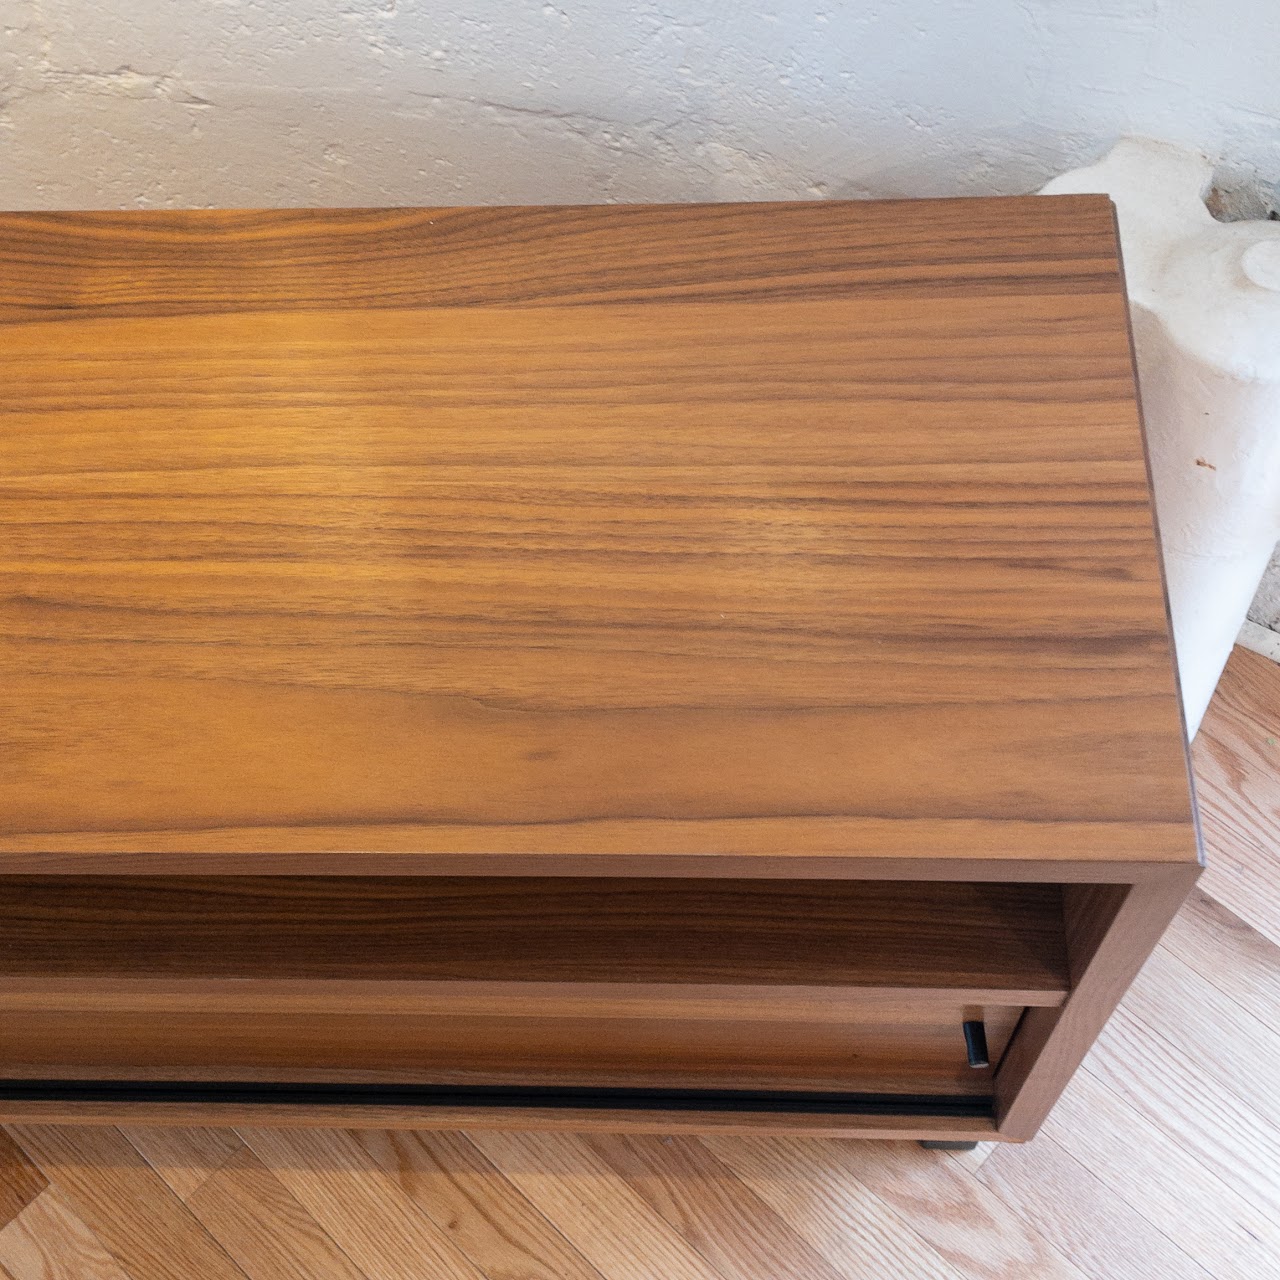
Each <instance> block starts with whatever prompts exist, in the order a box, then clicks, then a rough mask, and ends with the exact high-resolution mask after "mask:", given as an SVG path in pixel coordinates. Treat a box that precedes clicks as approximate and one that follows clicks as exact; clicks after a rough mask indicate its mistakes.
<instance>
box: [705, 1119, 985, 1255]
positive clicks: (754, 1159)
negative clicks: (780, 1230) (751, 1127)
mask: <svg viewBox="0 0 1280 1280" xmlns="http://www.w3.org/2000/svg"><path fill="white" fill-rule="evenodd" d="M700 1141H702V1142H703V1143H705V1145H706V1146H707V1147H708V1149H709V1150H710V1151H711V1152H712V1153H713V1154H714V1155H715V1156H716V1158H717V1159H719V1160H720V1161H721V1163H722V1164H724V1165H725V1166H726V1167H728V1168H730V1169H732V1170H733V1172H734V1173H735V1174H736V1175H737V1176H738V1177H739V1178H741V1179H742V1180H743V1182H745V1183H746V1184H747V1185H748V1186H749V1187H750V1188H751V1189H752V1190H753V1191H755V1192H756V1194H757V1195H759V1196H760V1198H761V1199H762V1200H764V1201H765V1202H766V1203H768V1204H769V1205H771V1206H772V1208H773V1209H774V1211H775V1212H776V1213H778V1214H779V1215H780V1216H781V1217H783V1218H785V1219H786V1221H787V1222H789V1223H790V1224H791V1226H792V1228H793V1229H794V1230H795V1231H796V1232H798V1233H799V1234H800V1235H802V1236H803V1237H804V1238H805V1239H806V1240H808V1241H809V1243H810V1244H812V1245H813V1246H814V1248H816V1249H817V1250H818V1251H819V1253H821V1254H822V1256H823V1257H825V1258H826V1259H827V1261H828V1262H830V1263H831V1264H832V1265H833V1266H835V1267H837V1268H839V1269H840V1270H842V1271H845V1272H847V1273H848V1274H849V1275H852V1276H857V1277H859V1280H864V1278H865V1280H899V1277H902V1276H911V1277H912V1280H917V1278H919V1280H966V1277H965V1274H964V1272H963V1271H961V1270H959V1269H958V1268H956V1267H954V1266H953V1265H952V1264H951V1263H950V1262H948V1261H947V1260H946V1259H945V1258H943V1257H942V1255H941V1254H939V1253H938V1252H937V1251H936V1250H935V1249H934V1248H933V1247H932V1246H931V1245H929V1244H928V1243H927V1242H926V1241H925V1240H924V1239H923V1238H922V1237H921V1236H920V1235H919V1234H918V1233H917V1232H916V1231H915V1230H914V1228H913V1224H912V1223H911V1222H910V1221H909V1220H908V1219H906V1218H903V1217H902V1216H901V1215H900V1214H899V1213H897V1212H896V1211H895V1210H894V1209H893V1208H891V1207H890V1206H889V1205H887V1204H885V1203H884V1202H883V1201H881V1200H880V1199H879V1198H878V1197H877V1196H875V1195H873V1194H872V1193H871V1192H870V1191H869V1190H867V1188H866V1187H865V1186H863V1184H862V1183H861V1182H859V1181H857V1180H856V1179H852V1178H849V1177H848V1176H846V1175H845V1174H844V1173H843V1172H842V1171H841V1170H839V1169H836V1168H832V1167H831V1166H830V1165H829V1164H828V1163H827V1161H826V1160H825V1159H823V1157H822V1154H821V1152H820V1151H818V1150H815V1149H814V1148H813V1147H812V1146H810V1145H808V1144H805V1143H801V1142H799V1141H796V1140H792V1139H787V1138H745V1137H744V1138H736V1137H719V1136H708V1137H705V1138H702V1139H700Z"/></svg>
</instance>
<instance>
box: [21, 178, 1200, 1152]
mask: <svg viewBox="0 0 1280 1280" xmlns="http://www.w3.org/2000/svg"><path fill="white" fill-rule="evenodd" d="M0 428H2V430H0V518H2V520H3V532H2V534H0V1119H7V1120H13V1119H33V1118H41V1119H55V1120H77V1121H95V1120H108V1121H116V1120H123V1119H129V1120H134V1121H148V1122H154V1121H163V1120H170V1119H171V1120H177V1121H183V1122H189V1121H192V1120H196V1119H198V1120H199V1121H201V1122H203V1123H219V1122H220V1121H226V1122H228V1123H231V1122H237V1123H238V1122H241V1121H244V1120H246V1119H249V1120H251V1121H253V1122H257V1123H273V1122H274V1123H282V1124H289V1123H302V1124H327V1123H340V1124H376V1125H406V1126H409V1125H413V1126H428V1125H430V1126H450V1127H464V1126H474V1125H493V1124H511V1125H516V1126H520V1127H531V1126H537V1125H560V1126H564V1127H569V1128H584V1127H608V1128H632V1129H653V1130H661V1131H668V1132H669V1131H676V1130H683V1129H693V1130H698V1129H710V1128H720V1129H731V1130H732V1129H774V1130H778V1131H783V1130H787V1131H807V1132H821V1133H838V1134H861V1135H867V1136H873V1137H885V1136H896V1137H904V1136H908V1137H915V1138H920V1139H926V1140H931V1141H940V1142H959V1143H963V1142H971V1141H974V1140H977V1139H980V1138H993V1137H1002V1138H1007V1139H1013V1140H1018V1139H1023V1138H1027V1137H1029V1136H1030V1135H1031V1134H1032V1133H1034V1132H1035V1130H1036V1128H1037V1126H1038V1125H1039V1123H1040V1122H1041V1120H1042V1119H1043V1117H1044V1116H1045V1114H1046V1112H1047V1111H1048V1109H1049V1107H1050V1106H1051V1105H1052V1103H1053V1101H1054V1099H1055V1097H1056V1096H1057V1094H1058V1093H1059V1092H1060V1090H1061V1089H1062V1087H1063V1086H1064V1084H1065V1083H1066V1081H1067V1080H1068V1078H1069V1077H1070V1075H1071V1073H1072V1071H1073V1070H1074V1069H1075V1067H1076V1066H1077V1064H1078V1063H1079V1061H1080V1059H1081V1057H1082V1056H1083V1054H1084V1053H1085V1051H1086V1050H1087V1049H1088V1047H1089V1045H1090V1043H1091V1042H1092V1040H1093V1039H1094V1037H1095V1036H1096V1034H1097V1033H1098V1031H1099V1029H1100V1028H1101V1026H1102V1024H1103V1022H1104V1021H1105V1019H1106V1018H1107V1016H1108V1014H1109V1013H1110V1011H1111V1009H1112V1008H1113V1007H1114V1006H1115V1004H1116V1002H1117V1001H1118V1000H1119V999H1120V997H1121V996H1122V994H1123V993H1124V990H1125V988H1126V986H1127V985H1128V983H1129V981H1130V980H1131V978H1132V977H1133V975H1134V973H1135V972H1136V970H1137V968H1138V966H1139V965H1140V964H1141V962H1142V960H1143V959H1144V958H1145V956H1146V955H1147V953H1148V952H1149V951H1150V950H1151V948H1152V947H1153V946H1154V945H1155V943H1156V940H1157V939H1158V938H1159V936H1160V933H1161V931H1162V930H1163V928H1164V927H1165V925H1166V924H1167V922H1168V921H1169V919H1170V917H1171V916H1172V914H1173V913H1174V912H1175V911H1176V909H1177V907H1178V905H1179V903H1180V902H1181V901H1182V899H1183V897H1184V896H1185V894H1186V893H1187V891H1188V889H1189V888H1190V886H1191V884H1192V882H1193V881H1194V879H1195V877H1196V875H1197V873H1198V871H1199V854H1198V844H1197V837H1196V829H1195V819H1194V813H1193V805H1192V800H1191V795H1190V788H1189V783H1188V776H1187V767H1186V754H1185V744H1184V741H1183V733H1182V728H1181V717H1180V713H1179V705H1178V693H1177V688H1176V681H1175V676H1174V669H1173V665H1172V662H1171V655H1170V643H1169V636H1168V630H1167V624H1166V614H1165V602H1164V595H1163V590H1162V583H1161V573H1160V564H1159V555H1158V549H1157V543H1156V539H1155V536H1154V533H1153V528H1152V515H1151V507H1150V501H1149V495H1148V488H1147V473H1146V468H1145V463H1144V453H1143V441H1142V432H1141V426H1140V422H1139V416H1138V406H1137V401H1136V396H1135V390H1134V377H1133V366H1132V360H1131V354H1130V345H1129V336H1128V329H1127V321H1126V312H1125V299H1124V292H1123V287H1122V280H1121V275H1120V268H1119V263H1118V257H1117V246H1116V239H1115V232H1114V221H1113V216H1112V210H1111V206H1110V204H1109V203H1108V202H1107V201H1106V200H1105V199H1104V198H1102V197H1093V196H1071V197H1059V198H1028V199H1012V200H965V201H927V202H924V201H922V202H898V203H858V204H848V203H806V204H773V205H718V206H669V207H629V208H624V207H618V208H528V209H437V210H413V211H404V210H382V211H378V210H365V211H275V212H182V213H174V212H146V213H95V214H12V215H5V216H3V217H0Z"/></svg>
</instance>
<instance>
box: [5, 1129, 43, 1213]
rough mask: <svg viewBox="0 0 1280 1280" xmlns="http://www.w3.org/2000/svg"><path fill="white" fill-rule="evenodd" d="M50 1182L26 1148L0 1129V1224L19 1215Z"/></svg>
mask: <svg viewBox="0 0 1280 1280" xmlns="http://www.w3.org/2000/svg"><path fill="white" fill-rule="evenodd" d="M48 1185H49V1182H48V1179H47V1178H46V1177H45V1176H44V1174H42V1173H41V1172H40V1170H39V1169H37V1168H36V1167H35V1165H34V1164H32V1163H31V1161H30V1160H29V1159H28V1158H27V1154H26V1152H25V1151H23V1150H22V1148H21V1147H20V1146H18V1144H17V1143H16V1142H14V1140H13V1139H12V1138H10V1137H9V1136H8V1134H6V1133H5V1132H4V1131H3V1130H0V1227H2V1226H4V1224H5V1223H6V1222H9V1221H10V1220H11V1219H13V1218H16V1217H17V1216H18V1214H20V1213H21V1212H22V1211H23V1209H25V1208H26V1207H27V1205H29V1204H30V1203H31V1202H32V1201H33V1200H34V1199H35V1198H36V1197H37V1196H38V1195H39V1194H40V1193H41V1192H42V1191H43V1190H44V1189H45V1187H47V1186H48Z"/></svg>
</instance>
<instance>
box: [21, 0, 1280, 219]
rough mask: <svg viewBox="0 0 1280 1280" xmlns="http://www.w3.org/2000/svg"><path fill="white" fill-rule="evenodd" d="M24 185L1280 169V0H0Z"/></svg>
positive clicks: (69, 200) (788, 183)
mask: <svg viewBox="0 0 1280 1280" xmlns="http://www.w3.org/2000/svg"><path fill="white" fill-rule="evenodd" d="M0 31H2V33H3V34H2V36H0V205H3V206H8V207H10V208H70V207H85V206H132V205H277V204H335V205H336V204H411V203H444V202H463V203H471V202H476V203H479V202H490V201H530V202H541V201H573V200H588V201H600V200H664V199H666V200H689V199H711V200H720V199H735V198H749V199H752V198H778V197H815V198H817V197H824V196H864V195H941V194H951V193H961V194H964V193H985V192H1015V191H1028V190H1033V189H1034V188H1036V187H1037V186H1038V185H1040V183H1042V182H1043V181H1044V180H1045V179H1046V178H1047V177H1049V176H1050V175H1051V174H1053V173H1055V172H1058V171H1060V170H1062V169H1065V168H1069V167H1071V166H1073V165H1077V164H1079V163H1081V162H1083V161H1085V160H1088V159H1090V158H1092V157H1094V156H1096V155H1097V154H1098V153H1100V152H1101V151H1102V150H1104V149H1105V147H1106V146H1107V145H1108V144H1109V143H1110V142H1111V141H1112V140H1113V139H1114V138H1115V137H1116V136H1117V135H1119V134H1121V133H1126V132H1128V133H1141V134H1150V135H1155V136H1159V137H1163V138H1166V139H1168V140H1169V141H1172V142H1178V143H1182V144H1184V145H1188V146H1191V147H1195V148H1199V149H1202V150H1205V151H1208V152H1209V153H1210V154H1212V155H1215V156H1218V157H1220V158H1221V161H1222V164H1223V166H1224V167H1223V168H1222V170H1221V171H1220V182H1221V184H1222V186H1223V187H1224V188H1225V192H1226V200H1227V204H1228V205H1232V204H1233V203H1234V205H1235V206H1236V211H1237V212H1239V211H1243V212H1245V213H1251V214H1253V215H1254V216H1257V215H1258V214H1259V213H1260V212H1262V211H1263V205H1264V201H1265V200H1267V199H1269V198H1270V192H1271V184H1272V183H1273V182H1274V181H1275V179H1276V178H1280V3H1278V0H945V2H944V3H943V2H939V0H875V2H874V3H870V2H863V3H841V2H840V0H756V2H755V3H743V2H742V0H710V2H705V3H698V2H697V0H656V2H652V0H651V2H641V3H623V2H621V0H592V2H590V3H579V2H578V0H554V2H553V3H540V2H533V3H529V2H526V0H466V2H465V3H464V2H462V0H453V2H452V3H447V4H446V3H429V2H428V0H0Z"/></svg>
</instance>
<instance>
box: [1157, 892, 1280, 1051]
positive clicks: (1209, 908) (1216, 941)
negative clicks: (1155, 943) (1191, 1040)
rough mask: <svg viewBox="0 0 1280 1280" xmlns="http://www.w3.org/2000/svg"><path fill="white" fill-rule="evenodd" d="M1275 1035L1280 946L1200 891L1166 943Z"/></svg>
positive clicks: (1279, 1011)
mask: <svg viewBox="0 0 1280 1280" xmlns="http://www.w3.org/2000/svg"><path fill="white" fill-rule="evenodd" d="M1161 945H1162V946H1164V947H1165V948H1167V949H1168V950H1169V951H1170V952H1171V953H1172V954H1173V955H1175V956H1177V957H1178V958H1179V959H1180V960H1181V961H1182V962H1183V963H1184V964H1187V965H1189V966H1190V967H1191V968H1192V969H1194V970H1195V971H1196V973H1197V974H1199V975H1200V977H1202V978H1203V979H1204V980H1205V981H1206V982H1209V983H1211V984H1212V985H1213V986H1215V987H1217V989H1218V990H1219V991H1221V992H1222V993H1223V995H1225V996H1229V997H1230V998H1231V999H1232V1000H1234V1001H1235V1002H1236V1004H1238V1005H1239V1006H1240V1007H1241V1008H1242V1009H1245V1010H1247V1011H1248V1012H1249V1013H1251V1014H1252V1015H1253V1016H1254V1017H1255V1018H1257V1019H1258V1021H1259V1022H1261V1023H1263V1024H1264V1025H1265V1026H1268V1027H1270V1028H1271V1030H1273V1031H1280V947H1278V946H1276V944H1275V943H1274V942H1271V941H1270V940H1269V939H1267V938H1265V937H1263V935H1262V934H1260V933H1259V932H1258V931H1257V930H1256V929H1254V928H1253V927H1252V926H1251V925H1248V924H1246V923H1245V922H1244V921H1243V920H1241V919H1240V917H1239V916H1237V915H1236V914H1235V913H1234V912H1232V911H1229V910H1228V909H1227V908H1226V907H1224V906H1223V905H1222V904H1221V903H1219V902H1215V901H1214V900H1213V899H1212V898H1210V897H1209V896H1208V894H1206V893H1202V892H1201V891H1200V890H1199V889H1194V890H1192V893H1191V896H1190V898H1188V899H1187V902H1186V905H1185V906H1184V907H1183V908H1182V910H1181V911H1179V912H1178V915H1177V917H1176V918H1175V919H1174V922H1173V924H1172V925H1171V926H1170V927H1169V931H1168V932H1167V933H1166V934H1165V936H1164V941H1163V943H1162V944H1161Z"/></svg>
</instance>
